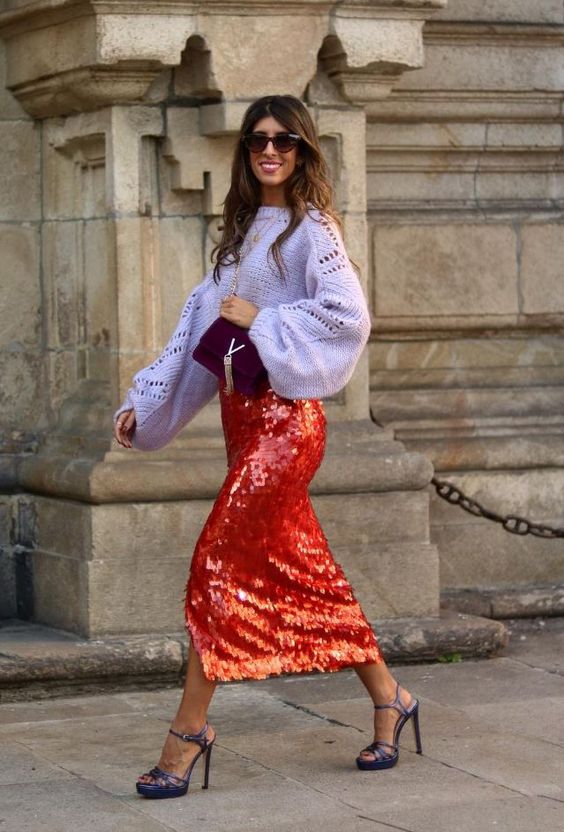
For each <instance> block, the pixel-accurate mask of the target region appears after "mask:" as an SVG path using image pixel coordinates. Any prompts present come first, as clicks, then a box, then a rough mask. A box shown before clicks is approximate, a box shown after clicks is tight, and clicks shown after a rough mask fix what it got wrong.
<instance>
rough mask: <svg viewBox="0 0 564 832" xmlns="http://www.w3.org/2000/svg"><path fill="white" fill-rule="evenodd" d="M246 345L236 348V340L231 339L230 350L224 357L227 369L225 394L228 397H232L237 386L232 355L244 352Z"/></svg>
mask: <svg viewBox="0 0 564 832" xmlns="http://www.w3.org/2000/svg"><path fill="white" fill-rule="evenodd" d="M244 346H245V344H241V345H240V346H239V347H236V346H235V338H232V339H231V344H230V346H229V350H228V351H227V352H226V353H225V355H224V356H223V366H224V368H225V392H226V393H227V395H231V393H232V392H233V390H234V389H235V386H234V384H233V359H232V357H231V356H232V355H233V353H235V352H238V351H239V350H242V349H243V347H244Z"/></svg>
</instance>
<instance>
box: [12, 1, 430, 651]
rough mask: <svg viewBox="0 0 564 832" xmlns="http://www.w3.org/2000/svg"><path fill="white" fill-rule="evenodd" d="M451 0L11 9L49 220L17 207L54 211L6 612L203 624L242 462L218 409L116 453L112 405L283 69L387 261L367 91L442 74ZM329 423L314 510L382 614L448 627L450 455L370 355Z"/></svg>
mask: <svg viewBox="0 0 564 832" xmlns="http://www.w3.org/2000/svg"><path fill="white" fill-rule="evenodd" d="M442 5H444V0H382V2H381V3H378V4H370V7H368V6H366V7H365V6H363V5H362V4H361V5H359V4H358V3H356V2H354V1H353V2H350V0H346V1H345V2H334V3H333V4H325V3H319V2H317V0H299V2H295V3H294V4H293V5H292V9H291V11H288V10H286V9H284V8H282V7H280V5H279V4H277V3H275V2H272V3H264V2H262V0H261V2H256V0H250V2H249V3H248V4H244V7H243V9H242V10H241V8H240V7H239V6H234V5H232V4H230V3H224V2H218V1H217V0H209V2H206V3H193V2H186V3H176V4H173V5H172V6H167V7H166V10H164V9H163V5H162V4H160V3H159V2H158V0H157V2H144V1H143V2H132V0H124V2H122V3H121V4H120V13H119V14H116V13H115V7H114V6H113V5H112V4H99V3H97V2H91V0H76V2H73V3H70V4H69V3H67V2H64V0H38V2H36V3H34V4H32V5H31V6H30V5H29V4H27V3H23V2H18V1H17V0H16V2H11V3H9V4H8V5H6V4H4V6H3V7H2V8H1V9H0V35H1V37H2V39H3V42H5V44H6V66H7V73H6V83H7V85H8V86H9V88H10V89H11V90H12V91H13V93H14V96H15V98H13V99H11V98H10V101H11V104H10V106H11V107H14V108H15V109H14V112H16V113H23V112H24V110H25V113H27V115H25V116H24V120H22V122H21V124H22V125H24V128H22V129H25V130H26V131H27V132H28V133H29V135H30V136H34V137H35V138H34V141H35V153H36V156H35V157H34V158H33V159H31V158H28V157H29V153H28V156H27V157H26V158H23V159H19V160H18V162H17V164H13V160H10V159H9V158H7V154H5V148H6V147H7V146H8V145H7V143H5V145H4V147H2V146H0V158H1V161H0V166H1V165H6V167H7V169H8V170H9V171H10V172H14V174H16V173H17V175H18V176H19V177H20V180H26V182H27V178H29V177H30V176H31V175H33V176H34V181H35V185H34V187H35V190H36V195H37V200H38V199H39V194H41V209H40V208H39V204H37V206H36V207H34V203H33V200H29V201H28V200H27V199H26V198H24V196H23V189H22V188H21V187H20V186H21V182H20V185H19V186H18V183H17V182H16V181H15V182H14V184H15V193H16V197H15V200H14V204H15V205H20V206H21V210H20V211H19V213H16V214H15V218H16V219H18V220H22V227H26V226H25V223H26V222H27V223H28V226H27V227H29V229H31V228H32V225H31V224H30V223H35V225H34V226H33V228H34V230H35V234H36V237H37V246H38V248H37V250H36V260H35V263H34V268H35V271H33V269H32V268H31V266H30V267H29V268H26V269H25V276H24V278H22V279H21V280H16V281H15V282H14V284H13V289H12V291H13V293H14V298H15V300H14V304H15V305H17V294H18V292H20V293H21V292H22V291H23V290H24V283H25V282H26V281H27V283H29V282H30V281H31V282H32V283H33V286H34V287H35V291H36V293H37V295H38V298H40V301H41V304H40V305H41V309H40V313H38V304H37V303H36V305H35V306H33V310H34V312H33V313H32V311H31V308H30V304H31V295H30V293H28V292H27V291H26V292H25V299H26V303H27V307H24V306H19V307H18V310H17V314H16V312H15V311H14V312H11V311H10V310H8V312H7V320H8V324H9V327H14V326H15V327H16V328H17V329H19V331H27V328H29V327H30V326H32V328H33V327H35V324H33V323H32V318H33V314H36V315H37V314H40V317H39V318H38V319H37V321H38V323H40V327H39V326H36V327H35V329H34V332H35V330H37V332H38V335H37V338H38V339H39V340H37V341H31V342H29V344H30V346H29V349H28V351H29V352H30V354H31V355H33V356H34V359H35V362H36V365H37V369H36V375H35V376H34V377H33V379H32V381H33V383H34V384H35V385H36V387H37V389H35V388H33V389H31V392H30V393H29V394H27V393H26V395H28V397H29V401H30V407H26V406H25V402H24V401H23V400H22V401H20V398H23V396H22V393H23V391H24V386H23V385H22V384H20V383H18V382H17V381H12V382H10V383H9V384H8V385H7V386H6V391H7V394H8V396H9V398H10V406H11V407H12V409H13V414H14V419H13V420H12V421H8V422H7V424H8V426H9V427H12V426H16V427H22V426H25V425H29V429H30V431H31V435H30V437H28V442H29V443H30V445H29V448H28V449H26V448H23V447H21V443H20V446H18V447H17V448H15V451H16V452H14V453H11V454H8V453H4V454H3V457H2V458H3V459H5V460H8V458H9V460H10V465H11V466H12V467H11V468H10V471H11V479H10V480H8V477H6V481H5V482H4V486H5V490H6V491H8V492H11V496H9V497H7V498H6V503H5V508H6V512H5V521H6V522H5V523H4V524H3V528H5V538H6V539H5V541H4V544H5V545H4V550H3V552H2V553H1V554H2V557H1V558H0V563H1V566H0V569H3V571H4V577H3V581H4V584H5V585H6V586H7V587H9V592H7V593H4V595H3V598H4V607H3V608H2V609H1V610H0V614H3V615H13V614H15V613H18V614H19V615H21V616H22V617H27V618H29V617H31V618H34V619H35V620H38V621H41V622H44V623H48V624H51V625H53V626H57V627H62V628H65V629H69V630H74V631H78V632H80V633H83V634H85V635H100V634H104V633H126V632H129V633H134V632H145V631H147V629H153V630H154V629H158V630H160V631H163V632H166V631H169V630H171V629H180V628H181V626H182V590H183V586H184V582H185V578H186V573H187V565H188V559H189V553H190V551H191V548H192V546H193V543H194V540H195V536H196V534H197V533H198V531H199V529H200V528H201V525H202V522H203V520H204V518H205V515H206V514H207V512H208V511H209V509H210V506H211V502H210V501H211V499H212V498H213V497H214V496H215V494H216V493H217V489H218V487H219V485H220V483H221V481H222V479H223V476H224V474H225V458H224V448H223V442H222V438H221V435H220V431H219V424H218V421H219V420H218V408H217V405H215V406H211V407H209V408H206V409H205V411H204V412H203V413H202V414H201V415H200V416H199V417H198V418H197V419H196V420H194V422H193V423H192V425H191V426H190V428H189V430H188V431H185V432H183V433H182V434H181V435H180V436H179V437H178V438H177V440H175V442H174V443H171V444H170V445H169V446H168V447H167V448H166V449H164V450H163V451H161V452H157V453H154V454H139V453H135V452H124V451H122V450H120V449H118V448H117V447H115V446H112V443H111V439H110V437H111V413H112V411H113V409H114V408H115V406H116V404H117V403H118V402H119V401H120V400H121V396H122V395H123V392H124V391H125V389H126V388H127V387H128V386H129V384H130V382H131V377H132V375H133V373H134V372H135V371H136V370H137V369H138V368H139V367H141V366H144V365H146V364H147V363H148V362H149V361H151V360H152V359H153V357H154V356H155V354H157V353H158V351H160V349H161V348H162V346H163V344H164V342H165V341H166V339H167V337H168V335H169V333H170V332H171V331H172V329H173V327H174V325H175V323H176V320H177V317H178V314H179V310H180V308H181V306H182V303H183V300H184V298H185V297H186V295H187V293H188V292H189V291H190V289H191V288H192V287H193V286H194V285H195V283H197V282H198V281H199V280H200V279H201V276H202V273H203V272H204V270H205V269H206V268H207V265H208V263H209V252H210V249H211V247H212V245H213V244H214V242H215V241H216V240H217V236H218V218H219V216H220V215H221V202H222V200H223V198H224V195H225V192H226V188H227V185H228V181H229V163H230V156H231V149H232V142H233V138H234V135H235V133H236V131H237V128H238V125H239V123H240V119H241V115H242V113H243V112H244V110H245V109H246V107H247V105H248V102H249V101H250V100H252V99H253V98H256V97H257V96H259V95H262V94H265V93H267V92H272V91H273V89H274V90H275V91H276V90H279V85H280V79H282V78H283V79H284V87H285V89H284V91H285V92H291V93H293V94H295V95H299V96H301V97H302V98H304V99H305V100H306V101H307V103H308V104H309V105H310V107H311V110H312V114H313V117H314V119H315V120H316V122H317V125H318V129H319V132H320V135H321V137H322V142H323V144H324V147H325V149H326V151H327V154H328V157H329V159H330V162H331V166H332V170H333V172H334V176H335V179H336V184H337V192H338V203H339V208H340V210H341V212H342V215H343V218H344V225H345V234H346V241H347V247H348V250H349V251H350V253H351V255H352V256H353V257H354V259H355V260H356V261H357V262H358V263H359V264H360V265H361V266H364V267H365V266H366V262H367V247H366V171H365V154H366V145H365V138H366V120H365V113H364V104H365V102H367V101H369V100H373V99H374V98H380V97H382V96H385V95H387V94H388V93H389V91H390V89H391V87H392V86H393V84H394V83H395V82H396V81H397V79H398V78H399V77H400V76H401V74H402V73H403V72H404V71H406V70H408V69H411V68H413V67H416V66H421V64H422V60H423V52H422V28H423V23H424V21H425V19H426V17H427V16H428V15H430V14H433V13H434V12H435V11H436V10H437V9H438V8H440V7H442ZM163 11H166V13H163ZM249 32H252V33H253V36H252V37H249ZM281 33H283V34H284V38H282V39H281V37H280V35H281ZM281 43H282V44H283V48H280V44H281ZM55 44H56V48H54V46H55ZM296 54H302V55H303V60H301V61H295V60H293V58H294V56H295V55H296ZM266 55H268V60H267V61H266V62H265V60H264V59H265V56H266ZM259 65H260V66H261V67H262V69H263V71H261V72H260V73H257V72H255V71H254V67H256V66H259ZM16 99H17V101H19V102H20V104H16ZM20 105H21V107H23V108H24V110H20ZM30 116H31V117H30ZM33 119H36V121H34V120H33ZM18 124H19V122H17V121H14V123H13V125H11V127H10V130H12V127H13V130H16V129H17V125H18ZM26 135H27V134H26ZM9 137H10V141H12V142H16V143H18V147H19V148H20V152H23V148H24V143H23V141H18V140H17V136H16V133H15V132H10V133H9ZM18 200H19V202H18ZM27 227H26V228H27ZM39 239H40V240H41V246H40V248H39ZM6 250H7V251H8V254H9V250H8V249H6ZM366 274H367V269H366V268H364V269H363V275H364V276H363V279H365V278H366ZM10 281H12V277H11V276H10ZM18 315H19V317H18ZM20 322H21V323H20ZM9 327H8V330H7V331H9ZM10 337H11V338H12V336H10ZM12 340H13V339H12ZM22 343H24V342H23V341H22ZM27 343H28V342H25V344H27ZM32 346H33V347H34V348H35V352H33V349H32ZM20 352H22V351H21V350H20ZM39 382H41V395H39V393H38V390H39ZM28 386H29V385H28ZM32 387H33V385H32ZM327 412H328V415H329V417H330V422H331V424H332V426H333V430H332V433H331V441H330V444H329V448H328V453H327V455H326V460H325V461H324V465H323V467H322V469H321V470H320V472H319V475H318V477H316V481H315V483H314V485H313V491H314V495H315V496H314V500H315V505H316V508H317V510H318V511H319V513H320V516H321V518H322V521H323V523H324V524H325V526H326V528H327V530H328V534H329V537H330V542H331V544H332V546H333V547H334V549H335V551H336V552H337V554H338V556H339V558H340V560H341V561H342V562H343V564H344V565H345V567H346V568H347V570H348V572H349V574H350V575H351V579H352V580H353V583H354V584H355V586H356V589H357V591H358V593H359V596H360V597H361V599H362V600H363V603H364V607H365V610H366V612H367V614H368V615H370V616H372V617H376V616H377V615H379V616H390V617H406V616H407V617H409V616H412V617H413V616H423V615H430V616H436V615H437V613H438V607H439V595H438V553H437V549H436V547H435V546H434V545H432V544H431V543H430V541H429V523H428V505H429V499H428V494H427V493H426V491H425V486H426V485H427V483H428V482H429V478H430V474H431V466H430V464H429V463H428V461H427V460H426V459H425V458H424V457H422V456H421V455H419V454H417V453H415V454H414V453H410V452H406V451H405V449H404V448H403V446H402V445H400V444H399V443H397V442H395V441H394V439H393V436H392V435H391V434H390V433H389V432H387V431H384V430H382V429H380V428H377V427H376V426H375V425H374V424H373V423H372V422H371V421H370V420H369V389H368V355H367V354H365V355H364V356H363V358H362V360H361V361H360V362H359V365H358V367H357V370H356V372H355V375H354V377H353V379H352V380H351V382H350V383H349V384H348V385H347V387H346V388H345V390H344V391H343V392H342V393H341V394H340V395H339V396H337V397H335V399H334V400H331V401H330V402H327ZM28 417H29V419H28ZM26 420H28V421H26ZM35 440H37V441H36V442H35ZM11 441H13V440H11ZM34 442H35V444H33V443H34ZM4 450H5V451H7V450H9V448H8V446H7V445H6V446H5V447H4ZM26 450H27V451H28V452H25V453H24V451H26ZM405 518H409V519H408V520H406V519H405ZM155 564H158V571H157V572H155ZM398 565H399V569H398ZM406 574H408V575H409V580H406V579H405V575H406ZM0 577H1V576H0Z"/></svg>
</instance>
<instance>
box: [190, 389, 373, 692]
mask: <svg viewBox="0 0 564 832" xmlns="http://www.w3.org/2000/svg"><path fill="white" fill-rule="evenodd" d="M220 402H221V417H222V423H223V431H224V434H225V443H226V448H227V460H228V467H229V470H228V473H227V477H226V479H225V482H224V483H223V485H222V487H221V490H220V492H219V495H218V497H217V499H216V501H215V503H214V506H213V508H212V511H211V513H210V515H209V517H208V519H207V521H206V523H205V526H204V528H203V530H202V533H201V535H200V537H199V539H198V542H197V544H196V548H195V550H194V555H193V557H192V563H191V567H190V576H189V579H188V585H187V588H186V626H187V629H188V631H189V633H190V636H191V639H192V644H193V645H194V648H195V650H196V651H197V652H198V654H199V656H200V659H201V662H202V666H203V670H204V673H205V675H206V677H207V678H208V679H216V680H222V681H227V680H233V679H264V678H266V677H267V676H269V675H271V674H279V673H300V672H308V671H312V670H322V671H326V670H338V669H339V668H342V667H347V666H348V667H350V666H351V665H354V664H363V663H366V662H380V661H382V660H383V657H382V654H381V651H380V648H379V645H378V642H377V639H376V636H375V635H374V633H373V631H372V629H371V627H370V625H369V623H368V621H367V620H366V617H365V616H364V613H363V612H362V610H361V608H360V606H359V604H358V602H357V601H356V599H355V597H354V595H353V591H352V589H351V586H350V584H349V583H348V581H347V579H346V577H345V575H344V572H343V570H342V568H341V566H340V565H339V564H338V563H336V562H335V560H334V558H333V555H332V554H331V551H330V549H329V546H328V544H327V540H326V538H325V535H324V534H323V531H322V530H321V527H320V525H319V521H318V520H317V518H316V516H315V514H314V511H313V507H312V505H311V502H310V499H309V496H308V492H307V489H308V485H309V483H310V481H311V479H312V478H313V475H314V474H315V472H316V470H317V468H318V467H319V465H320V463H321V460H322V458H323V453H324V450H325V435H326V420H325V414H324V410H323V405H322V403H321V402H320V401H318V400H316V399H284V398H282V397H280V396H278V395H277V394H276V393H275V392H274V391H273V390H272V388H271V387H270V386H269V385H268V382H264V383H263V385H262V386H261V387H260V388H259V390H258V391H257V393H256V394H255V395H254V396H245V395H243V394H242V393H237V392H234V393H232V394H231V395H227V394H226V393H225V392H224V390H223V387H222V386H220Z"/></svg>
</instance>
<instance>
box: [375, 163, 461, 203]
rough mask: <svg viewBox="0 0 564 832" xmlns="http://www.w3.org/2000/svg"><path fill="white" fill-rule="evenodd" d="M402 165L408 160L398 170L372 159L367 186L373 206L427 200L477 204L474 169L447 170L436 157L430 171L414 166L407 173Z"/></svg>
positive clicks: (431, 201)
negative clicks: (373, 164) (375, 162)
mask: <svg viewBox="0 0 564 832" xmlns="http://www.w3.org/2000/svg"><path fill="white" fill-rule="evenodd" d="M371 155H372V154H371ZM403 165H405V160H403V163H402V167H401V168H400V169H399V170H397V169H396V170H387V169H386V168H384V167H383V166H382V165H381V163H379V164H378V166H377V167H376V168H375V167H373V166H372V165H371V163H370V159H369V164H368V168H367V173H366V188H367V194H368V204H369V205H370V207H377V206H378V203H380V202H392V203H397V202H407V203H409V202H422V201H425V202H430V203H433V202H438V203H439V204H442V205H447V206H448V205H449V204H452V203H457V202H463V203H466V204H474V202H475V182H474V179H475V173H474V170H472V169H469V170H464V169H458V170H457V171H456V173H453V172H450V171H448V172H445V170H444V165H443V163H442V162H440V163H439V162H438V161H437V160H435V162H434V166H431V167H430V169H429V170H428V171H425V170H424V171H420V170H412V171H410V173H409V176H408V175H406V172H405V170H404V169H403Z"/></svg>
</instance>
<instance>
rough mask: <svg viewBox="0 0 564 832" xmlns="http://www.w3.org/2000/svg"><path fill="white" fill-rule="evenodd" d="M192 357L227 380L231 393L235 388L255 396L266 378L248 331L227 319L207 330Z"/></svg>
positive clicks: (228, 389) (216, 321) (222, 319)
mask: <svg viewBox="0 0 564 832" xmlns="http://www.w3.org/2000/svg"><path fill="white" fill-rule="evenodd" d="M192 355H193V356H194V359H195V360H196V361H198V362H199V363H200V364H202V365H203V366H204V367H205V368H206V370H209V371H210V372H211V373H213V374H214V375H216V376H217V377H218V378H220V379H225V385H226V390H227V392H228V393H232V392H233V390H234V389H235V390H237V391H238V392H239V393H244V394H245V395H246V396H252V395H253V393H254V392H255V391H256V389H257V387H258V385H259V384H260V382H261V381H262V380H263V379H266V378H267V373H266V370H265V367H264V364H263V363H262V361H261V360H260V356H259V354H258V352H257V348H256V347H255V345H254V344H253V342H252V341H251V339H250V338H249V333H248V330H246V329H244V328H243V327H240V326H237V324H233V323H231V321H228V320H226V319H225V318H221V317H220V318H216V319H215V321H214V322H213V324H212V325H211V326H210V327H208V329H206V331H205V332H204V334H203V335H202V337H201V338H200V342H199V344H198V346H197V347H196V349H195V350H194V352H193V353H192Z"/></svg>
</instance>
